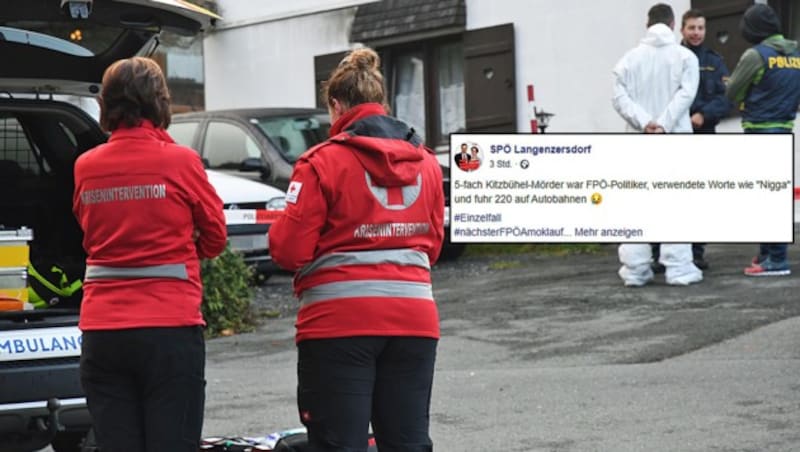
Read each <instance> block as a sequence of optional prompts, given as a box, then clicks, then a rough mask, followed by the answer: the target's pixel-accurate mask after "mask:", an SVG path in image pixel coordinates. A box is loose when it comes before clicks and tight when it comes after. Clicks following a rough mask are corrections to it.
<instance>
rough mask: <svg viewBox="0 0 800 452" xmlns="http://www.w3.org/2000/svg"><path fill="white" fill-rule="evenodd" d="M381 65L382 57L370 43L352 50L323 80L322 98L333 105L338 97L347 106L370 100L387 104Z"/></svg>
mask: <svg viewBox="0 0 800 452" xmlns="http://www.w3.org/2000/svg"><path fill="white" fill-rule="evenodd" d="M380 65H381V59H380V57H379V56H378V54H377V53H376V52H375V51H374V50H372V49H370V48H369V47H363V48H360V49H355V50H353V51H351V52H350V53H348V54H347V56H345V57H344V58H343V59H342V61H341V62H339V66H337V67H336V69H334V70H333V72H332V73H331V76H330V78H329V79H328V81H327V82H325V83H323V84H322V98H323V99H325V100H326V101H327V102H328V105H333V99H336V100H338V101H339V102H340V103H342V104H344V105H343V106H344V107H345V108H352V107H355V106H356V105H359V104H364V103H367V102H375V103H379V104H381V105H383V106H384V107H386V89H385V87H384V84H383V74H382V73H381V71H380Z"/></svg>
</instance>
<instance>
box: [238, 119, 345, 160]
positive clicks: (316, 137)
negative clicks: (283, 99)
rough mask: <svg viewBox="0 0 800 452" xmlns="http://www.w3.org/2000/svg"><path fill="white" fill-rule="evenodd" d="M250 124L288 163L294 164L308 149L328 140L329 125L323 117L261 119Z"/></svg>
mask: <svg viewBox="0 0 800 452" xmlns="http://www.w3.org/2000/svg"><path fill="white" fill-rule="evenodd" d="M250 122H251V123H253V124H255V125H257V126H258V128H259V129H260V130H261V131H262V132H263V133H264V135H266V136H267V138H269V140H270V142H272V145H273V146H275V148H276V149H277V150H278V151H279V152H280V153H281V155H282V156H283V158H284V159H286V161H288V162H289V163H294V162H296V161H297V159H298V158H300V155H301V154H303V152H305V151H306V150H307V149H308V148H310V147H312V146H314V145H316V144H318V143H321V142H323V141H325V140H326V139H327V138H328V129H330V123H329V121H328V118H327V117H325V116H324V115H309V116H292V117H274V116H273V117H262V118H253V119H251V120H250Z"/></svg>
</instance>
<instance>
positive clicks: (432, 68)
mask: <svg viewBox="0 0 800 452" xmlns="http://www.w3.org/2000/svg"><path fill="white" fill-rule="evenodd" d="M379 51H380V52H381V54H382V59H383V63H384V74H385V75H386V77H387V80H386V82H387V87H388V88H389V93H388V96H389V103H390V105H391V107H392V111H393V112H394V114H395V116H397V117H398V118H399V119H401V120H403V121H405V122H407V123H408V124H409V125H411V126H412V127H414V129H415V130H416V131H417V133H418V134H419V135H420V136H421V137H422V138H423V139H425V142H426V143H427V144H428V146H430V147H441V146H446V145H447V142H448V139H449V134H450V133H452V132H456V131H458V130H462V129H464V128H465V125H466V113H465V101H464V50H463V45H462V43H461V41H460V35H459V38H458V40H453V39H451V40H435V41H422V42H417V43H415V44H414V45H413V46H408V45H405V46H400V47H384V48H381V49H379Z"/></svg>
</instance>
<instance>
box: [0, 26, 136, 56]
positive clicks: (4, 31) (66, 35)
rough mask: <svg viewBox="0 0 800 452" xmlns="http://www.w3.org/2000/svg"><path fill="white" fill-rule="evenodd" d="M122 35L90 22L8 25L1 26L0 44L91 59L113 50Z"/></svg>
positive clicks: (115, 30)
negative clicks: (27, 46) (4, 42)
mask: <svg viewBox="0 0 800 452" xmlns="http://www.w3.org/2000/svg"><path fill="white" fill-rule="evenodd" d="M122 32H123V30H122V29H120V28H119V27H105V26H101V25H96V24H93V23H89V22H49V21H35V20H25V21H7V22H4V23H2V24H0V41H2V40H5V41H8V42H16V43H20V44H28V45H31V46H36V47H42V48H45V49H51V50H55V51H58V52H61V53H66V54H70V55H75V56H85V57H91V56H94V55H98V54H100V53H103V52H104V51H105V50H106V49H108V48H110V47H111V46H112V45H113V44H114V42H115V41H116V40H117V39H118V38H119V36H120V34H121V33H122Z"/></svg>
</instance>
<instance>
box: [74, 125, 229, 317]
mask: <svg viewBox="0 0 800 452" xmlns="http://www.w3.org/2000/svg"><path fill="white" fill-rule="evenodd" d="M73 211H74V213H75V216H76V217H77V219H78V223H79V224H80V225H81V228H82V229H83V231H84V238H83V247H84V249H85V250H86V253H87V255H88V257H87V259H86V265H87V271H86V279H85V281H84V286H83V302H82V304H81V318H80V328H81V329H82V330H116V329H126V328H140V327H174V326H189V325H203V324H204V321H203V316H202V314H201V312H200V302H201V300H202V295H203V294H202V292H203V290H202V284H201V281H200V258H210V257H214V256H217V255H218V254H219V253H221V252H222V250H223V249H224V248H225V243H226V238H227V237H226V229H225V217H224V215H223V212H222V201H221V200H220V199H219V197H218V196H217V193H216V192H215V191H214V188H213V187H212V186H211V185H210V184H209V182H208V178H207V176H206V172H205V170H204V169H203V164H202V163H201V161H200V157H199V156H198V155H197V153H196V152H194V151H193V150H191V149H189V148H186V147H183V146H179V145H177V144H175V143H174V142H173V141H172V139H171V138H170V137H169V135H167V133H166V132H165V131H164V130H163V129H157V128H155V127H153V125H152V124H151V123H150V122H149V121H143V122H142V124H141V126H139V127H133V128H121V129H117V130H115V131H114V132H113V133H112V134H111V137H110V138H109V140H108V143H105V144H102V145H100V146H98V147H96V148H94V149H92V150H90V151H88V152H86V153H84V154H83V155H81V156H80V157H79V158H78V160H77V162H76V163H75V193H74V195H73ZM195 235H196V236H197V238H196V239H195V238H194V237H195Z"/></svg>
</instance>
